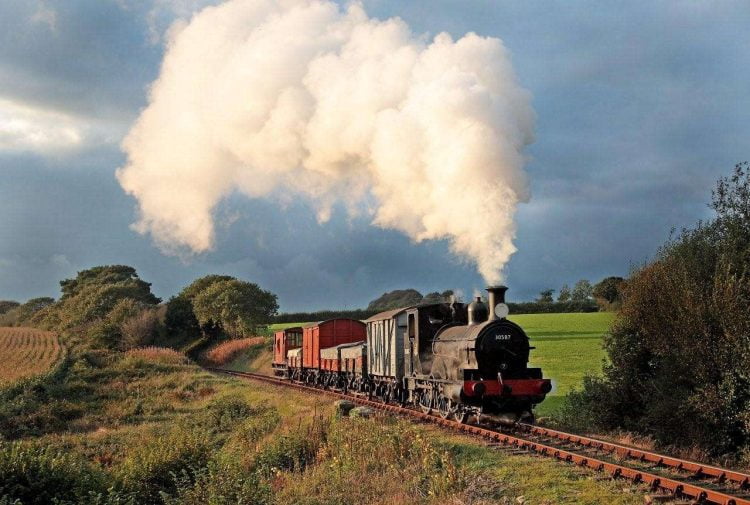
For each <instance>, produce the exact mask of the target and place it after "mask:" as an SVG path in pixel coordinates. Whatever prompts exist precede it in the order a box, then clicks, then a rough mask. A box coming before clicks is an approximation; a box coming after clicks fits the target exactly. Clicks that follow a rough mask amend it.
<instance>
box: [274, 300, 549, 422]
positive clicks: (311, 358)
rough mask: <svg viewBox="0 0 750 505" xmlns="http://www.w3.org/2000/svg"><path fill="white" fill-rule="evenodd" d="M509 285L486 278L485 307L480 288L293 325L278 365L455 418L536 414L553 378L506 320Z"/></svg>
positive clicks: (303, 377)
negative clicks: (461, 297)
mask: <svg viewBox="0 0 750 505" xmlns="http://www.w3.org/2000/svg"><path fill="white" fill-rule="evenodd" d="M507 289H508V288H507V287H505V286H490V287H488V288H487V292H488V305H489V307H488V305H485V304H484V303H483V302H482V300H481V298H479V297H477V298H476V300H474V301H472V302H471V303H470V304H468V305H467V304H464V303H457V302H452V303H433V304H425V305H417V306H411V307H404V308H400V309H395V310H389V311H386V312H381V313H380V314H376V315H374V316H372V317H370V318H369V319H367V320H366V321H364V322H363V321H356V320H353V319H331V320H328V321H323V322H319V323H314V324H310V325H306V326H304V327H294V328H287V329H285V330H282V331H279V332H277V333H276V334H275V337H274V358H273V364H272V366H273V369H274V373H275V374H276V375H277V376H280V377H285V378H288V379H289V380H292V381H298V382H303V383H306V384H310V385H315V386H318V387H322V388H329V389H334V390H339V391H343V392H348V393H354V394H359V395H364V396H367V397H368V398H371V399H372V398H377V399H380V400H382V401H384V402H397V403H400V404H402V405H412V406H414V407H418V408H420V409H422V410H423V411H424V412H426V413H434V414H438V415H440V416H442V417H444V418H451V419H454V420H457V421H459V422H467V421H468V420H469V419H471V418H472V417H475V418H476V419H477V420H480V419H482V418H490V419H494V420H497V421H499V422H504V423H513V422H519V421H520V422H533V419H534V417H533V407H534V405H536V404H538V403H540V402H541V401H542V400H544V397H545V396H546V394H547V393H549V392H550V390H551V389H552V385H551V382H550V380H549V379H545V378H543V377H542V371H541V369H539V368H529V367H528V361H529V351H530V350H531V349H533V347H530V346H529V338H528V336H527V335H526V333H525V332H524V331H523V329H522V328H521V327H520V326H518V325H517V324H515V323H513V322H511V321H509V320H508V319H506V316H507V315H508V306H507V305H505V292H506V291H507Z"/></svg>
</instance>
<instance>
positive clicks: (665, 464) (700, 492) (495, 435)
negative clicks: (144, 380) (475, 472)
mask: <svg viewBox="0 0 750 505" xmlns="http://www.w3.org/2000/svg"><path fill="white" fill-rule="evenodd" d="M208 370H210V371H212V372H218V373H222V374H226V375H233V376H236V377H242V378H247V379H252V380H257V381H262V382H266V383H270V384H276V385H279V386H283V387H289V388H294V389H298V390H301V391H308V392H315V393H317V394H325V395H328V396H331V397H334V398H339V399H346V400H349V401H352V402H353V403H357V404H359V405H366V406H368V407H372V408H375V409H378V410H383V411H387V412H391V413H394V414H398V415H403V416H409V417H413V418H417V419H420V420H424V421H428V422H430V423H433V424H437V425H439V426H444V427H448V428H451V429H454V430H458V431H462V432H464V433H468V434H471V435H475V436H477V437H481V438H482V439H485V440H487V441H488V442H490V443H494V444H501V445H504V446H508V447H512V448H515V449H519V450H525V451H528V452H533V453H536V454H539V455H542V456H547V457H551V458H554V459H557V460H559V461H565V462H568V463H571V464H575V465H578V466H581V467H587V468H591V469H593V470H597V471H599V472H603V473H606V474H608V475H610V476H611V477H613V478H618V479H627V480H630V481H631V482H633V483H638V484H643V485H645V486H648V487H649V488H650V489H651V490H652V492H656V493H660V494H661V496H664V497H671V498H674V499H676V500H689V503H696V504H705V505H750V474H746V473H742V472H737V471H733V470H728V469H725V468H720V467H716V466H711V465H704V464H701V463H697V462H694V461H687V460H683V459H679V458H673V457H670V456H666V455H663V454H657V453H654V452H650V451H645V450H641V449H637V448H633V447H627V446H624V445H620V444H615V443H612V442H607V441H603V440H598V439H594V438H589V437H584V436H580V435H574V434H572V433H565V432H562V431H557V430H551V429H548V428H543V427H539V426H533V425H527V424H519V425H517V426H516V427H514V428H512V429H507V430H506V429H501V430H497V429H493V428H488V427H483V426H476V425H472V424H461V423H459V422H456V421H452V420H448V419H443V418H441V417H437V416H433V415H430V414H426V413H424V412H421V411H417V410H413V409H410V408H406V407H401V406H399V405H395V404H385V403H382V402H380V401H373V400H368V399H366V398H362V397H360V396H356V395H352V394H345V393H340V392H337V391H331V390H326V389H319V388H315V387H312V386H307V385H304V384H298V383H296V382H290V381H288V380H285V379H279V378H276V377H269V376H267V375H262V374H255V373H249V372H235V371H230V370H224V369H220V368H209V369H208Z"/></svg>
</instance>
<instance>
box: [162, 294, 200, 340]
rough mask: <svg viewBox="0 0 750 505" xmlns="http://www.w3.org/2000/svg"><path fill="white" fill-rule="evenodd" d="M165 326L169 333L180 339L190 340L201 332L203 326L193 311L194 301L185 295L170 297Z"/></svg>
mask: <svg viewBox="0 0 750 505" xmlns="http://www.w3.org/2000/svg"><path fill="white" fill-rule="evenodd" d="M164 326H165V327H166V330H167V334H168V335H170V336H173V337H177V338H178V339H180V340H189V339H191V338H196V337H198V336H199V335H200V334H201V326H200V324H199V323H198V319H197V318H196V317H195V313H194V312H193V303H192V302H191V301H190V299H188V298H187V297H184V296H173V297H172V298H170V299H169V301H168V302H167V312H166V315H165V316H164Z"/></svg>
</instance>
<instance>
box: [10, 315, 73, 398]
mask: <svg viewBox="0 0 750 505" xmlns="http://www.w3.org/2000/svg"><path fill="white" fill-rule="evenodd" d="M62 354H63V349H62V346H61V345H60V342H59V341H58V339H57V335H56V334H54V333H52V332H50V331H42V330H36V329H33V328H0V363H2V366H0V384H3V383H10V382H14V381H17V380H18V379H22V378H25V377H30V376H33V375H39V374H42V373H44V372H46V371H47V370H49V369H50V368H52V366H53V365H54V364H55V363H57V361H58V360H59V359H60V358H61V357H62Z"/></svg>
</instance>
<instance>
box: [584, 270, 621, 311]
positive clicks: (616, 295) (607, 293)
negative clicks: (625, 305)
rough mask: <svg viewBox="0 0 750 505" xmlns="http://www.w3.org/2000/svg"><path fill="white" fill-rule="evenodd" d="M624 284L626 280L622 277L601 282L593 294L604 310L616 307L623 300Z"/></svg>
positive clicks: (606, 278) (608, 278) (607, 278)
mask: <svg viewBox="0 0 750 505" xmlns="http://www.w3.org/2000/svg"><path fill="white" fill-rule="evenodd" d="M624 282H625V279H623V278H622V277H605V278H604V279H602V280H601V281H599V282H598V283H597V284H596V285H595V286H594V290H593V292H592V293H593V295H594V298H595V299H596V302H597V304H598V305H599V306H600V307H602V308H604V309H609V308H612V307H616V306H617V304H619V303H620V301H621V299H622V296H621V291H622V287H623V283H624Z"/></svg>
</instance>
